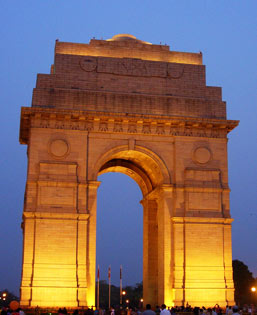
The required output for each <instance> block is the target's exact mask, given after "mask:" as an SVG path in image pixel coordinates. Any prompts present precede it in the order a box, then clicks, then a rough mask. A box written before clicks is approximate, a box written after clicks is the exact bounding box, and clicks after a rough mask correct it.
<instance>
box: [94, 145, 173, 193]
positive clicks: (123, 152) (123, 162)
mask: <svg viewBox="0 0 257 315" xmlns="http://www.w3.org/2000/svg"><path fill="white" fill-rule="evenodd" d="M108 172H120V173H123V174H126V175H128V176H130V177H131V178H132V179H134V180H135V181H136V182H137V184H138V185H139V187H140V189H141V191H142V194H143V196H146V195H147V194H148V193H150V192H151V191H153V190H154V189H155V188H156V187H158V186H160V185H162V184H170V183H171V181H170V174H169V172H168V169H167V167H166V165H165V163H164V162H163V161H162V159H161V158H160V157H159V156H158V155H157V154H156V153H154V152H152V151H151V150H149V149H147V148H145V147H142V146H137V145H136V146H135V148H134V150H129V149H128V147H127V146H118V147H114V148H112V149H111V150H109V151H107V152H106V153H105V154H104V155H102V157H101V158H100V159H99V160H98V161H97V162H96V165H95V167H94V173H93V178H94V180H97V177H98V175H101V174H104V173H108Z"/></svg>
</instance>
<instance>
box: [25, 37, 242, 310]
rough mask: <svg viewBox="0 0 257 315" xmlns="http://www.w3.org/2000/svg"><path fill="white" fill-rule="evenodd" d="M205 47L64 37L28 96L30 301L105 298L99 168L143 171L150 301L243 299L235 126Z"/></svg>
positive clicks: (75, 302) (82, 302) (135, 175)
mask: <svg viewBox="0 0 257 315" xmlns="http://www.w3.org/2000/svg"><path fill="white" fill-rule="evenodd" d="M237 125H238V121H235V120H227V117H226V103H225V102H224V101H223V100H222V93H221V88H220V87H213V86H206V78H205V66H204V65H203V64H202V54H201V53H187V52H177V51H172V50H171V49H170V47H169V46H167V45H154V44H151V43H148V42H144V41H141V40H139V39H137V38H135V37H134V36H132V35H127V34H120V35H116V36H114V37H113V38H111V39H108V40H97V39H92V40H91V41H90V43H89V44H76V43H67V42H61V41H58V40H57V41H56V44H55V53H54V64H53V65H52V66H51V70H50V74H38V76H37V81H36V87H35V88H34V90H33V97H32V105H31V107H22V109H21V124H20V143H21V144H26V145H27V148H28V150H27V156H28V171H27V182H26V192H25V200H24V211H23V223H22V227H23V239H24V240H23V261H22V280H21V289H20V290H21V302H20V304H21V306H22V307H25V308H28V307H36V306H39V307H64V306H65V307H70V308H75V307H85V306H91V305H95V280H96V276H95V274H96V215H97V189H98V187H99V185H100V182H99V181H98V176H99V175H100V174H103V173H107V172H120V173H124V174H126V175H128V176H130V177H131V178H132V179H134V180H135V181H136V183H137V184H138V185H139V187H140V189H141V191H142V195H143V198H142V201H141V203H142V207H143V299H144V304H146V303H150V304H151V305H153V306H155V305H161V304H162V303H165V304H166V305H167V306H174V305H178V306H180V305H186V303H188V304H190V305H192V306H202V305H204V306H206V307H209V306H214V305H215V304H216V303H218V304H219V305H220V306H225V305H226V304H229V305H232V304H234V285H233V277H232V254H231V222H232V219H231V217H230V206H229V192H230V189H229V185H228V161H227V141H228V139H227V134H228V133H229V132H230V131H231V130H232V129H233V128H235V127H236V126H237Z"/></svg>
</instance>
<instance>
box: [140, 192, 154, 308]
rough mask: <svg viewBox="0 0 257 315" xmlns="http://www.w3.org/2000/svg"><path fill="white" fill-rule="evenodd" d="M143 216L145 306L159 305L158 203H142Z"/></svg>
mask: <svg viewBox="0 0 257 315" xmlns="http://www.w3.org/2000/svg"><path fill="white" fill-rule="evenodd" d="M141 203H142V205H143V207H144V214H143V226H144V228H143V299H144V305H146V304H151V305H152V306H154V305H157V303H158V300H157V296H158V226H157V201H156V200H155V199H149V198H148V197H146V198H145V199H144V200H142V201H141Z"/></svg>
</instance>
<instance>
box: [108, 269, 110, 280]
mask: <svg viewBox="0 0 257 315" xmlns="http://www.w3.org/2000/svg"><path fill="white" fill-rule="evenodd" d="M108 279H109V280H110V279H111V266H109V268H108Z"/></svg>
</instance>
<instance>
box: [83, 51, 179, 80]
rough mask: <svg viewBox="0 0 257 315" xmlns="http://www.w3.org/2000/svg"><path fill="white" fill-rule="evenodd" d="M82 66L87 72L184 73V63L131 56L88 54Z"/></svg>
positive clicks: (171, 76)
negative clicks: (110, 56)
mask: <svg viewBox="0 0 257 315" xmlns="http://www.w3.org/2000/svg"><path fill="white" fill-rule="evenodd" d="M80 67H81V69H82V70H84V71H86V72H92V71H96V72H98V73H112V74H119V75H128V76H142V77H161V78H166V77H168V78H172V79H179V78H181V77H182V76H183V73H184V65H181V64H176V63H167V62H166V63H165V62H157V61H146V60H142V59H131V58H115V59H113V58H106V57H93V56H86V57H83V58H82V59H81V60H80Z"/></svg>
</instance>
